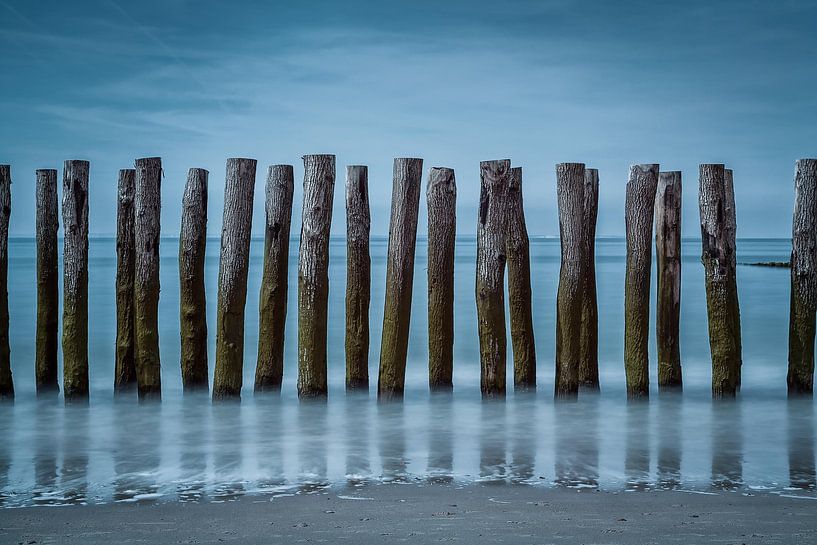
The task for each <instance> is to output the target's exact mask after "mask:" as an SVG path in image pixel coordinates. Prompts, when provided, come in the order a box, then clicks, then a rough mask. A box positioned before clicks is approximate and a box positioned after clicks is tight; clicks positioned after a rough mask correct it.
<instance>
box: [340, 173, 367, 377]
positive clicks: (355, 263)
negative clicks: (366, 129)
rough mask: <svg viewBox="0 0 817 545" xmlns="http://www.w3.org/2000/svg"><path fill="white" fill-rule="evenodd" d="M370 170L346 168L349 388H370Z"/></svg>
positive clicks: (347, 362)
mask: <svg viewBox="0 0 817 545" xmlns="http://www.w3.org/2000/svg"><path fill="white" fill-rule="evenodd" d="M370 227H371V217H370V215H369V171H368V169H367V167H365V166H349V167H346V389H347V390H363V391H368V390H369V301H370V299H371V283H372V280H371V259H370V257H369V231H370Z"/></svg>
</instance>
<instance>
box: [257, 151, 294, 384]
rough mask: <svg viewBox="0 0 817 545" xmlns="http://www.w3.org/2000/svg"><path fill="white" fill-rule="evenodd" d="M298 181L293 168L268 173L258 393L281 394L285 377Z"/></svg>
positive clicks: (274, 166) (279, 167) (259, 329)
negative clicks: (292, 230)
mask: <svg viewBox="0 0 817 545" xmlns="http://www.w3.org/2000/svg"><path fill="white" fill-rule="evenodd" d="M294 180H295V175H294V173H293V170H292V165H273V166H271V167H269V170H268V171H267V186H266V195H265V197H266V199H265V209H266V228H265V229H264V272H263V276H262V278H261V293H260V295H259V302H258V361H257V362H256V367H255V392H256V393H259V392H267V391H273V392H277V391H279V390H280V389H281V381H282V380H283V378H284V330H285V329H286V327H285V326H286V318H287V289H288V285H289V283H288V278H287V275H288V267H289V231H290V225H291V223H292V193H293V187H294V184H295V182H294Z"/></svg>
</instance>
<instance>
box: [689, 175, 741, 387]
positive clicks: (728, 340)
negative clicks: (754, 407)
mask: <svg viewBox="0 0 817 545" xmlns="http://www.w3.org/2000/svg"><path fill="white" fill-rule="evenodd" d="M725 201H726V183H725V171H724V167H723V165H722V164H703V165H701V166H700V180H699V188H698V205H699V208H700V214H701V244H702V247H703V248H702V250H703V251H702V254H701V262H702V263H703V265H704V275H705V282H706V307H707V315H708V319H709V347H710V351H711V354H712V397H715V398H721V397H734V396H735V394H736V392H737V387H738V385H737V380H736V379H737V377H736V374H735V372H734V369H735V368H736V367H737V366H739V362H740V346H739V344H738V343H737V342H736V336H735V332H734V331H733V330H734V327H735V325H736V323H739V322H736V321H735V318H734V315H735V314H736V313H738V312H739V311H738V309H737V308H736V306H735V299H734V297H733V296H732V295H731V290H732V289H733V288H732V287H731V286H730V274H729V268H730V261H731V257H730V256H729V253H730V247H729V246H730V244H729V241H728V227H727V225H726V219H725V212H726V208H727V205H726V202H725Z"/></svg>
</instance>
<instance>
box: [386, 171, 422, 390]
mask: <svg viewBox="0 0 817 545" xmlns="http://www.w3.org/2000/svg"><path fill="white" fill-rule="evenodd" d="M422 176H423V160H422V159H406V158H399V159H395V160H394V182H393V186H392V197H391V221H390V224H389V250H388V258H387V265H386V299H385V303H384V307H383V333H382V338H381V344H380V372H379V376H378V382H377V395H378V398H379V399H383V400H388V399H399V398H402V397H403V388H404V386H405V381H406V356H407V354H408V337H409V323H410V321H411V292H412V285H413V282H414V249H415V245H416V242H417V216H418V212H419V208H420V188H421V185H422Z"/></svg>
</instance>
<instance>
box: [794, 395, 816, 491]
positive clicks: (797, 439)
mask: <svg viewBox="0 0 817 545" xmlns="http://www.w3.org/2000/svg"><path fill="white" fill-rule="evenodd" d="M787 414H788V420H787V424H788V426H787V427H788V443H789V484H790V486H791V487H793V488H800V489H803V490H813V489H814V488H815V486H817V477H816V476H815V460H814V408H813V404H812V400H811V399H803V398H792V399H789V400H788V406H787Z"/></svg>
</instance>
